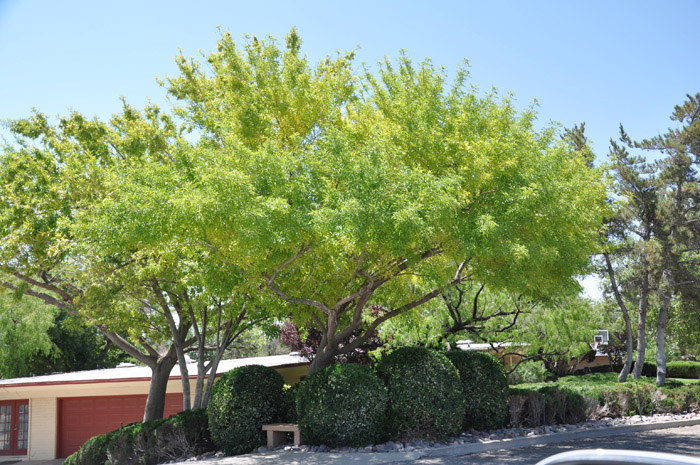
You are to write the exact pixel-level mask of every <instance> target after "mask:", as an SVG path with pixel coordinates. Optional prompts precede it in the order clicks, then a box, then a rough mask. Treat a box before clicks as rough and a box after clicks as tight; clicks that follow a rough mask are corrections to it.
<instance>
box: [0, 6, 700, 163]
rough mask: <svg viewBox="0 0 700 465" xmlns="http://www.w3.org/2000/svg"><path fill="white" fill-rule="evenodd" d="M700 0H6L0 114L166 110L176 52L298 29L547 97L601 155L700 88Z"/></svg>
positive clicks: (1, 16) (309, 47) (321, 46)
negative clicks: (463, 67)
mask: <svg viewBox="0 0 700 465" xmlns="http://www.w3.org/2000/svg"><path fill="white" fill-rule="evenodd" d="M698 24H700V1H697V0H693V1H691V0H677V1H669V2H658V1H643V0H642V1H640V0H637V1H599V0H593V1H577V2H574V1H562V0H557V1H539V0H532V1H521V2H515V1H510V2H507V1H500V0H489V1H481V2H475V1H431V2H427V1H426V2H413V1H409V0H403V1H378V0H375V1H373V2H370V1H363V0H358V1H353V2H338V1H335V2H334V1H263V0H260V1H250V0H247V1H237V0H231V1H226V2H224V1H206V0H203V1H199V2H183V1H172V0H171V1H156V0H153V1H143V0H140V1H130V0H120V1H109V2H101V1H95V0H92V1H73V0H64V1H60V2H59V1H55V0H54V1H48V0H26V1H19V0H0V58H1V60H2V61H1V63H2V65H3V66H2V68H3V70H2V72H1V73H0V118H20V117H24V116H28V115H29V114H30V111H31V108H32V107H36V108H37V109H39V110H40V111H42V112H44V113H46V114H48V115H52V116H56V115H61V114H65V113H67V112H68V111H69V110H71V109H73V110H77V111H80V112H82V113H84V114H87V115H97V116H98V117H101V118H107V117H109V115H111V114H112V113H115V112H117V111H119V108H120V101H119V97H120V96H122V95H123V96H125V97H126V99H127V100H128V101H129V102H130V103H131V104H133V105H135V106H137V107H140V106H143V105H144V104H145V103H146V102H147V101H148V100H149V99H150V100H151V101H153V102H156V103H159V104H162V105H166V106H167V105H168V103H167V101H166V99H165V92H164V91H163V89H161V88H160V87H159V86H158V85H157V84H156V82H155V78H156V77H157V76H160V77H164V76H166V75H173V74H175V72H176V69H175V66H174V61H173V57H174V56H175V55H177V54H178V50H179V49H182V51H183V53H184V54H185V56H191V55H197V54H198V53H199V52H198V51H199V50H202V51H204V52H208V51H210V50H212V49H214V47H215V46H216V41H217V38H218V37H219V31H218V30H217V26H220V27H221V29H222V30H228V31H230V32H231V34H232V35H233V37H234V39H236V40H238V41H239V42H240V41H242V40H243V36H244V35H245V34H256V35H258V36H267V35H272V36H274V37H276V38H278V39H280V40H281V39H283V38H284V35H285V34H286V33H287V32H288V31H289V29H290V28H291V27H292V26H296V27H297V28H298V30H299V32H300V34H301V36H302V38H303V40H304V48H303V49H304V51H305V52H306V53H307V54H308V55H309V58H310V59H311V60H312V61H316V60H318V59H320V58H322V57H324V56H325V55H327V54H333V53H335V51H336V50H341V51H345V50H350V49H354V48H356V47H358V46H359V47H360V49H359V52H358V58H359V61H361V62H366V63H367V64H369V65H374V64H375V63H376V62H377V61H379V60H381V59H382V58H383V57H384V56H385V55H388V56H396V55H397V54H398V52H399V50H400V49H406V50H407V51H408V53H409V54H410V55H411V56H412V57H413V58H414V59H415V60H422V59H423V58H426V57H430V58H431V59H432V60H433V62H434V63H435V64H436V65H439V66H445V67H447V68H448V70H450V71H454V70H455V69H456V68H457V67H458V66H459V65H460V64H461V63H462V60H464V59H465V58H466V59H468V60H469V61H470V64H471V76H472V81H471V82H472V84H474V85H476V86H477V87H479V88H480V89H481V90H482V91H488V90H490V88H491V87H492V86H495V87H497V88H498V89H499V91H500V92H501V93H506V92H513V93H514V94H515V96H516V98H517V101H518V104H519V105H520V107H521V108H522V107H525V106H527V105H528V104H530V103H531V102H532V101H533V100H535V99H537V100H538V102H539V121H540V122H542V123H546V122H548V121H558V122H561V123H562V124H563V125H565V126H572V125H573V124H575V123H580V122H582V121H585V122H586V128H587V132H588V135H589V137H590V138H591V139H592V141H593V143H594V150H595V152H596V153H597V154H598V157H599V160H603V159H604V158H605V155H606V153H607V147H608V140H609V139H610V138H611V137H616V135H617V128H618V125H619V123H623V124H624V125H625V127H626V129H627V131H628V132H629V134H630V135H631V137H633V138H638V139H640V138H643V137H650V136H653V135H655V134H657V133H659V132H662V131H664V130H665V129H666V128H667V127H669V125H670V121H669V119H668V117H669V115H670V113H671V111H672V110H673V106H674V105H676V104H679V103H681V102H682V101H683V100H684V98H685V95H686V94H687V93H696V92H700V34H698Z"/></svg>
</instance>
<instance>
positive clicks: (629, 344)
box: [603, 253, 634, 383]
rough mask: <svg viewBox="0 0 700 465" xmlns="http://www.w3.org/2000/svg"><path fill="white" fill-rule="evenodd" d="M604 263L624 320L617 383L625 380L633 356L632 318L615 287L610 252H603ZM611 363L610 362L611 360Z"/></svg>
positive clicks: (615, 282)
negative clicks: (622, 359)
mask: <svg viewBox="0 0 700 465" xmlns="http://www.w3.org/2000/svg"><path fill="white" fill-rule="evenodd" d="M603 256H604V257H605V264H606V265H607V267H608V275H609V276H610V285H611V286H612V290H613V294H614V295H615V300H616V301H617V305H618V307H620V310H621V311H622V318H623V320H624V321H625V334H626V335H627V350H626V353H625V364H624V365H623V366H622V371H620V374H619V375H618V377H617V382H618V383H624V382H625V381H627V375H628V374H629V372H630V369H631V368H632V359H633V358H634V335H633V334H632V320H631V319H630V313H629V311H627V305H625V301H624V300H622V296H621V295H620V290H619V289H618V287H617V281H616V280H615V272H614V271H613V267H612V262H611V261H610V254H608V253H604V254H603ZM611 365H612V362H611Z"/></svg>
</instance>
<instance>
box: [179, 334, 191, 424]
mask: <svg viewBox="0 0 700 465" xmlns="http://www.w3.org/2000/svg"><path fill="white" fill-rule="evenodd" d="M175 352H176V353H177V364H178V365H179V366H180V381H181V382H182V410H183V411H184V410H189V409H190V408H192V395H191V394H190V372H189V370H188V369H187V359H185V352H184V351H183V350H182V347H181V346H180V344H177V345H176V347H175Z"/></svg>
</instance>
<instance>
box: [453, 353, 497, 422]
mask: <svg viewBox="0 0 700 465" xmlns="http://www.w3.org/2000/svg"><path fill="white" fill-rule="evenodd" d="M445 355H446V356H447V358H448V359H449V360H450V361H451V362H452V364H453V365H454V366H455V367H456V368H457V371H458V372H459V379H460V381H461V383H462V389H463V390H464V397H465V398H466V400H467V404H466V409H465V413H464V421H463V423H462V427H463V428H464V429H470V428H474V429H496V428H500V427H502V426H503V425H504V423H505V419H506V413H507V411H508V393H507V391H508V382H507V381H506V371H505V369H504V368H503V364H502V363H501V362H500V361H499V360H498V359H497V358H496V357H494V356H493V355H490V354H487V353H483V352H471V351H466V350H451V351H449V352H447V353H445Z"/></svg>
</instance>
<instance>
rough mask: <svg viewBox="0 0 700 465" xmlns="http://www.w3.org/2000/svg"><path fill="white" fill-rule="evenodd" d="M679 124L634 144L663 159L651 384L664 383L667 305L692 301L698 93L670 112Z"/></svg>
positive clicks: (697, 219) (696, 283)
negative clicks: (677, 300) (676, 300)
mask: <svg viewBox="0 0 700 465" xmlns="http://www.w3.org/2000/svg"><path fill="white" fill-rule="evenodd" d="M671 120H672V121H676V122H677V123H678V124H680V125H681V126H680V127H679V128H675V129H670V130H669V131H668V132H667V133H665V134H663V135H659V136H656V137H654V138H652V139H647V140H643V141H642V142H639V143H635V146H636V147H638V148H642V149H645V150H660V151H662V152H663V153H665V154H666V157H665V158H663V159H661V160H659V162H658V169H659V172H660V173H659V179H660V181H661V183H662V185H663V189H662V190H661V191H660V193H659V196H660V199H659V210H660V211H659V217H660V220H661V228H660V230H659V233H658V236H659V241H660V243H661V250H660V254H659V255H660V256H659V263H658V264H657V266H658V267H659V268H660V270H659V272H658V273H659V274H660V283H659V286H658V293H659V299H660V302H661V303H660V308H659V316H658V320H657V321H658V322H657V327H656V369H657V372H656V384H657V385H658V386H663V385H665V383H666V326H667V322H668V318H669V311H670V309H671V303H672V300H673V299H674V297H675V296H677V295H678V296H680V297H682V298H685V299H687V300H691V301H692V302H694V303H698V302H700V300H698V296H699V295H700V294H699V292H698V291H699V290H700V280H698V274H697V272H696V270H697V265H696V264H697V263H698V262H697V251H698V250H700V243H699V242H698V236H699V233H700V225H699V224H700V214H699V212H698V205H700V203H699V202H698V201H699V200H700V184H699V183H698V170H697V165H698V163H700V94H696V95H695V96H692V95H688V99H687V101H686V102H684V104H683V105H677V106H676V107H675V109H674V112H673V115H672V116H671Z"/></svg>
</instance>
